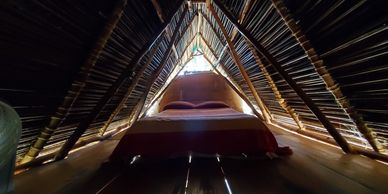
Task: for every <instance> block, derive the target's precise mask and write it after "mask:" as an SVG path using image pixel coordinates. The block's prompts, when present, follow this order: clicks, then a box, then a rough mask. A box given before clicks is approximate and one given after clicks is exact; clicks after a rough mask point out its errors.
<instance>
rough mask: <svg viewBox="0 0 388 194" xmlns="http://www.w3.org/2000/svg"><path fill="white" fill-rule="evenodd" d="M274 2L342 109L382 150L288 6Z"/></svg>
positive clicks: (371, 143)
mask: <svg viewBox="0 0 388 194" xmlns="http://www.w3.org/2000/svg"><path fill="white" fill-rule="evenodd" d="M272 4H273V6H274V7H275V9H276V11H277V12H278V13H279V15H280V16H281V17H282V19H283V21H284V22H285V23H286V25H287V27H288V28H289V29H290V30H291V32H292V35H293V36H294V37H295V39H296V40H297V41H298V43H299V45H300V46H301V47H302V48H303V50H304V51H305V53H306V55H307V56H308V59H309V60H310V62H311V64H313V66H314V68H315V71H316V72H318V74H319V76H320V77H321V78H322V80H323V81H324V82H325V84H326V88H327V89H328V90H329V91H330V92H331V93H332V94H333V96H334V98H335V99H336V101H337V103H338V104H339V105H340V106H341V107H342V109H343V110H344V111H345V112H346V113H347V114H348V115H349V117H350V118H351V119H352V120H353V122H354V123H355V124H356V126H357V128H358V130H359V131H360V132H361V133H362V134H363V135H364V137H365V139H367V140H368V142H369V144H370V145H371V146H372V148H373V149H374V150H375V151H376V152H381V151H382V150H383V147H382V146H381V145H380V143H379V142H378V141H377V140H376V135H375V134H374V133H373V131H372V130H371V129H370V128H369V127H368V126H367V125H366V124H365V122H364V120H363V118H362V116H361V115H360V114H358V113H357V111H356V110H355V108H354V107H352V106H351V105H350V102H349V100H348V99H347V98H346V96H344V95H343V93H342V91H341V88H340V87H339V85H338V84H337V83H336V81H335V80H334V78H333V77H332V76H331V74H330V72H329V71H328V70H327V69H326V67H325V65H324V61H323V60H322V59H321V58H320V56H319V55H318V53H317V52H316V51H315V49H314V47H313V46H312V45H311V43H310V41H309V40H308V38H307V37H306V35H305V34H304V33H303V31H302V30H301V29H300V27H299V25H298V24H297V23H296V22H295V20H294V19H293V16H292V15H291V14H290V13H289V11H288V9H287V7H286V6H285V4H284V3H283V1H282V0H272Z"/></svg>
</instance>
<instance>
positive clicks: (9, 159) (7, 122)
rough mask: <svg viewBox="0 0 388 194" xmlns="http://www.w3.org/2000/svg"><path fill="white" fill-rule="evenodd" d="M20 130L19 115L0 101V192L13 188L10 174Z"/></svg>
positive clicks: (11, 174) (13, 164) (12, 169)
mask: <svg viewBox="0 0 388 194" xmlns="http://www.w3.org/2000/svg"><path fill="white" fill-rule="evenodd" d="M21 130H22V125H21V121H20V118H19V115H18V114H17V113H16V111H15V110H14V109H13V108H12V107H10V106H9V105H7V104H5V103H3V102H1V101H0V194H4V193H7V192H9V191H11V190H12V189H13V182H12V176H13V171H14V167H15V159H16V148H17V145H18V142H19V138H20V135H21Z"/></svg>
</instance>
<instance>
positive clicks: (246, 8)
mask: <svg viewBox="0 0 388 194" xmlns="http://www.w3.org/2000/svg"><path fill="white" fill-rule="evenodd" d="M253 3H254V1H253V0H247V1H246V2H245V5H244V8H243V11H242V12H241V14H240V16H239V17H238V22H239V23H243V22H244V19H245V16H246V15H247V13H248V12H249V10H250V9H251V8H252V4H253ZM237 33H238V31H237V30H236V28H233V31H232V38H231V39H232V42H234V41H235V39H236V35H237ZM227 48H228V45H225V46H224V48H223V49H222V51H221V54H220V57H219V60H221V58H222V56H224V53H225V51H226V49H227ZM219 60H218V61H217V63H216V64H218V63H219V62H220V61H219Z"/></svg>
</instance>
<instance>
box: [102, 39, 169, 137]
mask: <svg viewBox="0 0 388 194" xmlns="http://www.w3.org/2000/svg"><path fill="white" fill-rule="evenodd" d="M162 40H163V38H162V37H160V38H159V39H158V41H157V42H156V44H155V47H154V48H153V49H152V50H151V51H150V54H149V57H148V59H147V61H146V63H145V64H144V65H143V66H142V67H141V69H140V70H139V71H138V72H136V74H135V77H134V78H133V80H132V82H131V84H130V86H129V88H128V90H127V92H126V93H125V95H124V97H123V98H122V99H121V100H120V103H118V105H117V106H116V107H115V109H114V111H113V112H112V114H111V115H110V116H109V118H108V120H107V121H105V122H104V125H103V127H102V128H101V129H100V130H99V133H100V135H101V136H102V135H104V133H105V131H106V129H108V127H109V125H110V123H111V122H112V121H113V119H114V117H115V116H116V115H117V114H118V113H119V112H120V111H121V109H122V108H123V106H124V104H125V103H126V102H127V100H128V98H129V97H130V96H131V94H132V92H133V90H134V89H135V87H136V86H137V84H138V83H139V81H140V79H141V77H142V75H143V73H144V72H145V70H146V69H147V68H148V66H149V65H150V64H151V62H152V59H153V57H154V55H155V54H156V52H157V51H158V49H159V45H160V43H162Z"/></svg>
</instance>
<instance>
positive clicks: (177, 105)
mask: <svg viewBox="0 0 388 194" xmlns="http://www.w3.org/2000/svg"><path fill="white" fill-rule="evenodd" d="M194 106H195V105H194V104H193V103H190V102H185V101H173V102H170V103H168V104H167V105H166V106H164V107H163V110H167V109H193V108H194Z"/></svg>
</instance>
